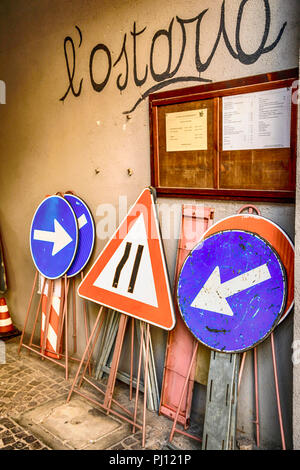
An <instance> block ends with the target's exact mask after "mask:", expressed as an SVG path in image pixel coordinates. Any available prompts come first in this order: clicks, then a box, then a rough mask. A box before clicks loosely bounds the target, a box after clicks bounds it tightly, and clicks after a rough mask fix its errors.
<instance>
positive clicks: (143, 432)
mask: <svg viewBox="0 0 300 470" xmlns="http://www.w3.org/2000/svg"><path fill="white" fill-rule="evenodd" d="M149 336H150V326H149V323H147V333H146V357H145V362H144V409H143V431H142V436H143V437H142V447H145V441H146V409H147V386H148V363H149Z"/></svg>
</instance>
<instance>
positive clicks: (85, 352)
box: [67, 306, 104, 402]
mask: <svg viewBox="0 0 300 470" xmlns="http://www.w3.org/2000/svg"><path fill="white" fill-rule="evenodd" d="M103 308H104V307H102V306H101V307H100V309H99V312H98V315H97V318H96V321H95V324H94V326H93V330H92V332H91V335H90V337H89V340H88V342H87V345H86V347H85V350H84V353H83V355H82V358H81V361H80V364H79V367H78V369H77V372H76V375H75V378H74V381H73V383H72V386H71V389H70V391H69V395H68V398H67V402H68V401H69V400H70V398H71V395H72V393H73V391H74V387H75V385H76V382H77V380H78V376H79V373H80V370H81V367H82V364H83V363H84V359H85V356H86V354H87V352H88V349H89V346H90V344H91V341H92V338H93V336H94V333H95V331H96V328H97V325H98V322H99V319H100V317H101V314H102V311H103Z"/></svg>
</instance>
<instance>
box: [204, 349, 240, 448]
mask: <svg viewBox="0 0 300 470" xmlns="http://www.w3.org/2000/svg"><path fill="white" fill-rule="evenodd" d="M238 366H239V355H238V354H223V353H219V352H216V351H212V352H211V358H210V368H209V375H208V386H207V396H206V412H205V421H204V430H203V440H202V449H203V450H229V449H234V448H235V428H236V407H237V388H238Z"/></svg>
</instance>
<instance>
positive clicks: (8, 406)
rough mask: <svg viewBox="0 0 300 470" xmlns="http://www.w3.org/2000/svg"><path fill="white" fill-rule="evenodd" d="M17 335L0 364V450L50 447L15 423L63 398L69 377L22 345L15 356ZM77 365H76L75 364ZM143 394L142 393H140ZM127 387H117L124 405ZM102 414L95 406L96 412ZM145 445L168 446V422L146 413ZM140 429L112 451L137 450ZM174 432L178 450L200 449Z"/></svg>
mask: <svg viewBox="0 0 300 470" xmlns="http://www.w3.org/2000/svg"><path fill="white" fill-rule="evenodd" d="M18 344H19V338H14V339H11V340H9V341H7V342H6V364H4V365H1V364H0V450H12V449H14V450H18V449H19V450H51V449H50V448H49V447H48V446H47V445H46V444H45V443H43V442H42V441H41V439H39V438H38V437H37V436H35V435H34V433H32V432H31V431H30V429H28V427H26V429H25V428H23V427H22V426H20V425H19V424H17V423H18V420H19V418H20V416H22V415H23V414H24V413H26V412H27V411H29V410H32V409H34V408H36V407H38V406H40V405H42V404H45V403H47V402H50V401H52V400H55V399H59V398H66V397H67V394H68V392H69V389H70V386H71V383H72V378H73V377H74V371H75V370H76V369H74V368H73V370H71V374H70V377H71V379H70V380H68V381H66V380H65V378H64V373H65V371H64V369H63V368H62V367H59V366H57V365H56V364H53V363H52V362H50V361H46V360H44V361H42V360H41V358H40V357H39V356H38V355H36V354H34V353H30V354H29V353H28V350H26V349H24V348H22V350H21V355H20V356H18V354H17V350H18ZM75 367H76V366H75ZM141 395H142V394H141ZM127 396H128V388H127V387H126V386H125V385H123V384H120V385H119V386H118V387H116V395H115V398H116V399H117V400H118V401H119V402H120V403H122V404H124V405H126V406H127V404H126V400H127V401H128V399H127ZM97 412H98V413H101V411H99V410H98V409H96V408H95V413H97ZM147 423H149V424H147V427H146V431H147V432H146V448H147V449H152V450H154V449H156V450H157V449H167V445H168V437H169V434H170V429H171V424H172V423H171V421H170V420H168V419H166V418H164V417H162V416H158V415H157V414H156V413H151V412H147ZM141 436H142V434H141V432H140V431H138V432H137V433H135V434H134V435H133V434H131V431H130V427H128V435H127V436H126V437H125V438H123V439H122V441H120V442H118V443H115V444H114V445H113V446H112V447H110V448H109V449H112V450H126V449H128V450H129V449H131V450H139V449H142V446H141ZM194 443H195V441H192V440H190V439H186V438H184V437H183V436H181V435H175V437H174V439H173V442H172V444H173V445H174V446H175V447H177V448H181V449H186V450H189V449H199V443H196V444H194Z"/></svg>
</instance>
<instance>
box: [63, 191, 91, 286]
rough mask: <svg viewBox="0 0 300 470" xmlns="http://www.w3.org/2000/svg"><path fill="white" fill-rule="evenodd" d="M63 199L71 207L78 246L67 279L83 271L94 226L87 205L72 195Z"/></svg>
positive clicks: (89, 253) (88, 255) (88, 257)
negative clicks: (75, 223) (76, 226)
mask: <svg viewBox="0 0 300 470" xmlns="http://www.w3.org/2000/svg"><path fill="white" fill-rule="evenodd" d="M64 198H65V199H66V200H67V201H68V202H69V204H70V205H71V207H72V209H73V211H74V213H75V215H76V217H77V223H78V229H79V233H78V246H77V252H76V256H75V258H74V261H73V263H72V265H71V267H70V268H69V270H68V272H67V276H68V277H72V276H76V274H78V273H80V271H82V270H83V268H84V267H85V265H86V264H87V262H88V260H89V259H90V257H91V254H92V251H93V248H94V243H95V226H94V221H93V217H92V214H91V212H90V210H89V208H88V207H87V205H86V204H85V203H84V202H83V200H82V199H80V198H79V197H78V196H75V195H74V194H65V195H64Z"/></svg>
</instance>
